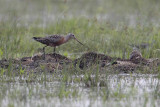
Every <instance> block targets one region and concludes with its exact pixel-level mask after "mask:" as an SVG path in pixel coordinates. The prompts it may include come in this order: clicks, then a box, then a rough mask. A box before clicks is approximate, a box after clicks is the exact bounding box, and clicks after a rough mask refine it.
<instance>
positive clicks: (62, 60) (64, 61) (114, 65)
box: [0, 52, 160, 73]
mask: <svg viewBox="0 0 160 107" xmlns="http://www.w3.org/2000/svg"><path fill="white" fill-rule="evenodd" d="M93 66H98V67H100V68H101V69H100V70H102V71H104V70H108V71H110V72H112V71H113V72H114V71H116V72H125V73H128V72H130V71H131V72H136V71H139V70H141V71H145V72H146V71H149V72H156V71H158V70H159V69H158V68H160V67H159V66H160V60H159V59H158V58H151V59H145V58H143V57H137V56H136V57H135V58H134V57H132V58H131V59H121V58H116V57H115V58H113V57H110V56H107V55H105V54H100V53H96V52H87V53H85V54H83V55H82V56H81V57H80V58H77V59H74V60H72V59H69V58H67V57H65V56H62V55H60V54H56V53H54V54H46V56H45V59H44V55H43V54H37V55H34V56H32V57H23V58H20V59H8V60H6V59H2V60H0V69H9V70H12V71H13V72H16V71H18V72H19V71H20V70H21V69H22V70H25V71H26V72H31V71H33V72H44V71H47V72H55V71H56V70H59V71H61V70H63V69H64V68H65V69H66V68H69V69H70V68H75V69H76V68H79V69H81V70H85V69H89V68H90V67H93Z"/></svg>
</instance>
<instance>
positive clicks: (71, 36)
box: [67, 33, 83, 45]
mask: <svg viewBox="0 0 160 107" xmlns="http://www.w3.org/2000/svg"><path fill="white" fill-rule="evenodd" d="M67 36H68V37H69V39H74V40H76V41H77V42H79V43H80V44H81V45H83V44H82V43H81V42H80V41H79V40H78V39H77V38H76V37H75V36H74V34H72V33H69V34H68V35H67Z"/></svg>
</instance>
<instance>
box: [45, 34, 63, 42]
mask: <svg viewBox="0 0 160 107" xmlns="http://www.w3.org/2000/svg"><path fill="white" fill-rule="evenodd" d="M46 39H47V41H48V42H50V43H57V42H59V41H61V39H63V36H60V35H50V36H47V37H46Z"/></svg>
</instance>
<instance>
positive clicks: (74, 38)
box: [74, 38, 84, 46]
mask: <svg viewBox="0 0 160 107" xmlns="http://www.w3.org/2000/svg"><path fill="white" fill-rule="evenodd" d="M74 39H75V40H76V41H77V42H79V43H80V44H81V45H83V46H84V44H82V43H81V42H80V41H79V40H78V39H76V38H74Z"/></svg>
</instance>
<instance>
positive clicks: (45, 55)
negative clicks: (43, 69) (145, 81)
mask: <svg viewBox="0 0 160 107" xmlns="http://www.w3.org/2000/svg"><path fill="white" fill-rule="evenodd" d="M46 47H47V46H44V47H43V55H44V57H43V58H44V60H45V56H46V55H45V48H46Z"/></svg>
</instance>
